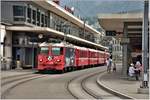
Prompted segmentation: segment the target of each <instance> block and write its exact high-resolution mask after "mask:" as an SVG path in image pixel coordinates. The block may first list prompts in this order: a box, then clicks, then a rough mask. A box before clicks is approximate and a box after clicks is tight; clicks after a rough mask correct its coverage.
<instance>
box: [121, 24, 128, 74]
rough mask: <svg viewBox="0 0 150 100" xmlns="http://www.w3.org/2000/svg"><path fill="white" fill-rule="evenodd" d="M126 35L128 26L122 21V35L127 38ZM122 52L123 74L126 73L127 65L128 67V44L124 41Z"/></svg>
mask: <svg viewBox="0 0 150 100" xmlns="http://www.w3.org/2000/svg"><path fill="white" fill-rule="evenodd" d="M127 35H128V26H127V23H124V30H123V37H124V38H127ZM122 47H123V48H122V53H123V56H122V57H123V58H122V74H123V76H126V75H127V67H128V45H127V44H126V43H124V44H123V45H122Z"/></svg>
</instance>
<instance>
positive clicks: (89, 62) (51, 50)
mask: <svg viewBox="0 0 150 100" xmlns="http://www.w3.org/2000/svg"><path fill="white" fill-rule="evenodd" d="M109 56H110V55H109V53H107V52H105V51H99V50H94V49H88V48H84V47H78V46H73V45H67V44H63V43H59V44H51V45H49V44H41V45H40V54H39V55H38V67H37V69H38V70H39V71H44V70H57V71H61V72H63V71H66V70H67V69H78V68H82V67H88V66H94V65H100V64H105V60H106V59H107V58H108V57H109Z"/></svg>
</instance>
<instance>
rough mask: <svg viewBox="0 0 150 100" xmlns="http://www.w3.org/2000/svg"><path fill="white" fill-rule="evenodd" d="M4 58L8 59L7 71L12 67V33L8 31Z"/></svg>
mask: <svg viewBox="0 0 150 100" xmlns="http://www.w3.org/2000/svg"><path fill="white" fill-rule="evenodd" d="M4 50H5V51H4V56H5V58H6V66H5V67H6V68H5V69H6V70H7V69H11V67H12V32H10V31H6V40H5V47H4Z"/></svg>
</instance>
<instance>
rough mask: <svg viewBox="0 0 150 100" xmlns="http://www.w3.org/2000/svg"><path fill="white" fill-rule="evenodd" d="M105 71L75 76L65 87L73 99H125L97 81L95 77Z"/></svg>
mask: <svg viewBox="0 0 150 100" xmlns="http://www.w3.org/2000/svg"><path fill="white" fill-rule="evenodd" d="M104 72H105V71H98V72H95V73H89V74H86V75H83V76H80V77H79V76H77V77H74V78H73V79H71V80H70V81H69V82H68V85H67V89H68V91H69V92H70V94H71V95H72V96H73V97H74V98H75V99H112V98H113V99H126V97H122V96H120V95H114V94H113V93H111V92H109V91H106V90H105V89H103V88H102V87H100V86H99V85H98V83H97V80H98V79H97V78H98V76H99V75H100V74H103V73H104Z"/></svg>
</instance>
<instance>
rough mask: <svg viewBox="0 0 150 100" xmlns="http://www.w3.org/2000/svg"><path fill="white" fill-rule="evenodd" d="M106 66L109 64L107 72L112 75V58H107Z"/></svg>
mask: <svg viewBox="0 0 150 100" xmlns="http://www.w3.org/2000/svg"><path fill="white" fill-rule="evenodd" d="M106 64H107V72H108V73H110V72H111V66H112V60H111V58H107V61H106Z"/></svg>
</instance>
